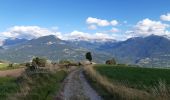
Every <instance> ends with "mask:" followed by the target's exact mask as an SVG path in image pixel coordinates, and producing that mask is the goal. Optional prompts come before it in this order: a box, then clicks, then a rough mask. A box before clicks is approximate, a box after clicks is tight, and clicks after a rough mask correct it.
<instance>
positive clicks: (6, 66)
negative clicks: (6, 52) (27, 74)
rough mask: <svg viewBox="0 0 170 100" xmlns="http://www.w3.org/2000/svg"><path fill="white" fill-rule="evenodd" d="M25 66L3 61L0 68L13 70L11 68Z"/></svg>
mask: <svg viewBox="0 0 170 100" xmlns="http://www.w3.org/2000/svg"><path fill="white" fill-rule="evenodd" d="M22 67H24V66H21V65H20V64H15V63H10V64H9V63H1V64H0V70H11V69H17V68H22Z"/></svg>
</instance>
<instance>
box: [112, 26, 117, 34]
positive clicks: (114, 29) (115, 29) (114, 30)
mask: <svg viewBox="0 0 170 100" xmlns="http://www.w3.org/2000/svg"><path fill="white" fill-rule="evenodd" d="M111 32H112V33H117V32H119V29H117V28H114V27H113V28H112V29H111Z"/></svg>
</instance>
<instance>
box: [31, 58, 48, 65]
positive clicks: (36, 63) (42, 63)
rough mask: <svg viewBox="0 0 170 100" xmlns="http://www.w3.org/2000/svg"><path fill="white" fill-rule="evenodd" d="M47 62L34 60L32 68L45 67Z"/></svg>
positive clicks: (38, 59)
mask: <svg viewBox="0 0 170 100" xmlns="http://www.w3.org/2000/svg"><path fill="white" fill-rule="evenodd" d="M46 62H47V60H46V59H45V58H39V57H36V58H33V60H32V66H34V67H45V64H46Z"/></svg>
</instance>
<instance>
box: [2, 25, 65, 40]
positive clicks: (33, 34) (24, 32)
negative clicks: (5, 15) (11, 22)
mask: <svg viewBox="0 0 170 100" xmlns="http://www.w3.org/2000/svg"><path fill="white" fill-rule="evenodd" d="M0 34H1V36H2V37H4V38H26V39H33V38H38V37H41V36H47V35H56V36H58V37H59V38H62V35H61V33H60V32H56V31H51V30H48V29H46V28H41V27H39V26H14V27H11V28H9V29H8V30H7V31H5V32H1V33H0Z"/></svg>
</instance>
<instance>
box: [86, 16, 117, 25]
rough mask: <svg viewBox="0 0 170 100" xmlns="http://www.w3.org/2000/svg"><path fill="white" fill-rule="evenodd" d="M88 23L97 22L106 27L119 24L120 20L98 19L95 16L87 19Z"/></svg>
mask: <svg viewBox="0 0 170 100" xmlns="http://www.w3.org/2000/svg"><path fill="white" fill-rule="evenodd" d="M86 23H87V24H90V25H91V24H96V25H98V26H101V27H104V26H110V25H112V26H116V25H118V21H117V20H112V21H108V20H105V19H98V18H93V17H88V18H87V19H86Z"/></svg>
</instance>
